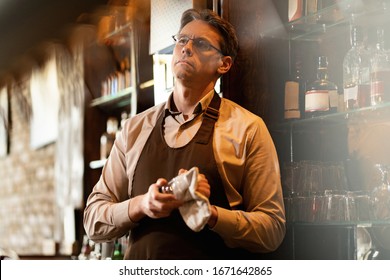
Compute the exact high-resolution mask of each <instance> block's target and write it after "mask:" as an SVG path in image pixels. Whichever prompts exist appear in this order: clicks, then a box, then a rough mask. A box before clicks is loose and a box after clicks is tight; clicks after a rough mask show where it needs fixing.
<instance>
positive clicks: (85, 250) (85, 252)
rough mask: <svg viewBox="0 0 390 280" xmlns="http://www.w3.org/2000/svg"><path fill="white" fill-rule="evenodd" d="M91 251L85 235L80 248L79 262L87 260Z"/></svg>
mask: <svg viewBox="0 0 390 280" xmlns="http://www.w3.org/2000/svg"><path fill="white" fill-rule="evenodd" d="M91 251H92V247H91V242H90V240H89V238H88V236H87V235H84V236H83V244H82V247H81V252H80V254H79V255H78V259H79V260H89V257H90V254H91Z"/></svg>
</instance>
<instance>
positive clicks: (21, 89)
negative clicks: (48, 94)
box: [0, 79, 55, 255]
mask: <svg viewBox="0 0 390 280" xmlns="http://www.w3.org/2000/svg"><path fill="white" fill-rule="evenodd" d="M10 91H11V92H10V93H11V94H10V95H11V98H10V111H11V122H12V126H11V130H10V153H9V155H8V156H7V157H5V158H0V205H1V207H0V247H2V248H9V249H12V250H14V251H16V252H17V253H18V254H21V255H26V254H41V253H42V240H43V238H42V237H46V238H53V233H54V222H55V203H54V201H55V200H54V152H55V145H54V144H50V145H47V146H45V147H43V148H41V149H38V150H32V149H31V148H30V137H29V136H30V126H29V120H28V118H27V116H28V115H26V112H25V111H24V112H23V110H24V109H23V106H22V104H23V103H22V102H21V99H20V97H26V98H28V96H29V81H28V79H26V80H24V81H22V82H20V83H19V85H16V84H13V86H12V87H11V89H10ZM16 96H18V98H14V97H16Z"/></svg>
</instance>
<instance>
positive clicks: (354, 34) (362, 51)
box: [343, 26, 370, 111]
mask: <svg viewBox="0 0 390 280" xmlns="http://www.w3.org/2000/svg"><path fill="white" fill-rule="evenodd" d="M343 88H344V107H345V110H346V111H350V110H353V109H357V108H362V107H367V106H369V105H370V55H369V52H368V51H367V49H366V48H365V46H364V32H363V29H362V28H361V27H360V26H354V27H352V31H351V48H350V49H349V50H348V52H347V54H346V55H345V57H344V61H343Z"/></svg>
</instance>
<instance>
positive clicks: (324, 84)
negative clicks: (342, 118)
mask: <svg viewBox="0 0 390 280" xmlns="http://www.w3.org/2000/svg"><path fill="white" fill-rule="evenodd" d="M333 100H337V102H336V101H333ZM331 101H332V107H334V106H336V104H338V92H337V85H336V84H335V83H333V82H331V81H329V79H328V58H327V57H326V56H320V57H319V58H318V67H317V79H316V80H315V81H314V82H312V83H311V84H309V85H308V86H307V90H306V93H305V117H306V118H311V117H317V116H322V115H326V114H328V113H329V111H330V107H331V105H330V102H331ZM333 103H334V104H333Z"/></svg>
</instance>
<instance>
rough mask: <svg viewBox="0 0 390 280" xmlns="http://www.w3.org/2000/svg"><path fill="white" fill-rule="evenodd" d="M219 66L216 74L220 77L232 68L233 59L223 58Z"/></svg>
mask: <svg viewBox="0 0 390 280" xmlns="http://www.w3.org/2000/svg"><path fill="white" fill-rule="evenodd" d="M221 61H222V63H221V65H220V66H219V67H218V70H217V71H218V73H219V74H220V75H223V74H225V73H226V72H228V71H229V70H230V67H232V65H233V59H232V57H231V56H223V57H222V58H221Z"/></svg>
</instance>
